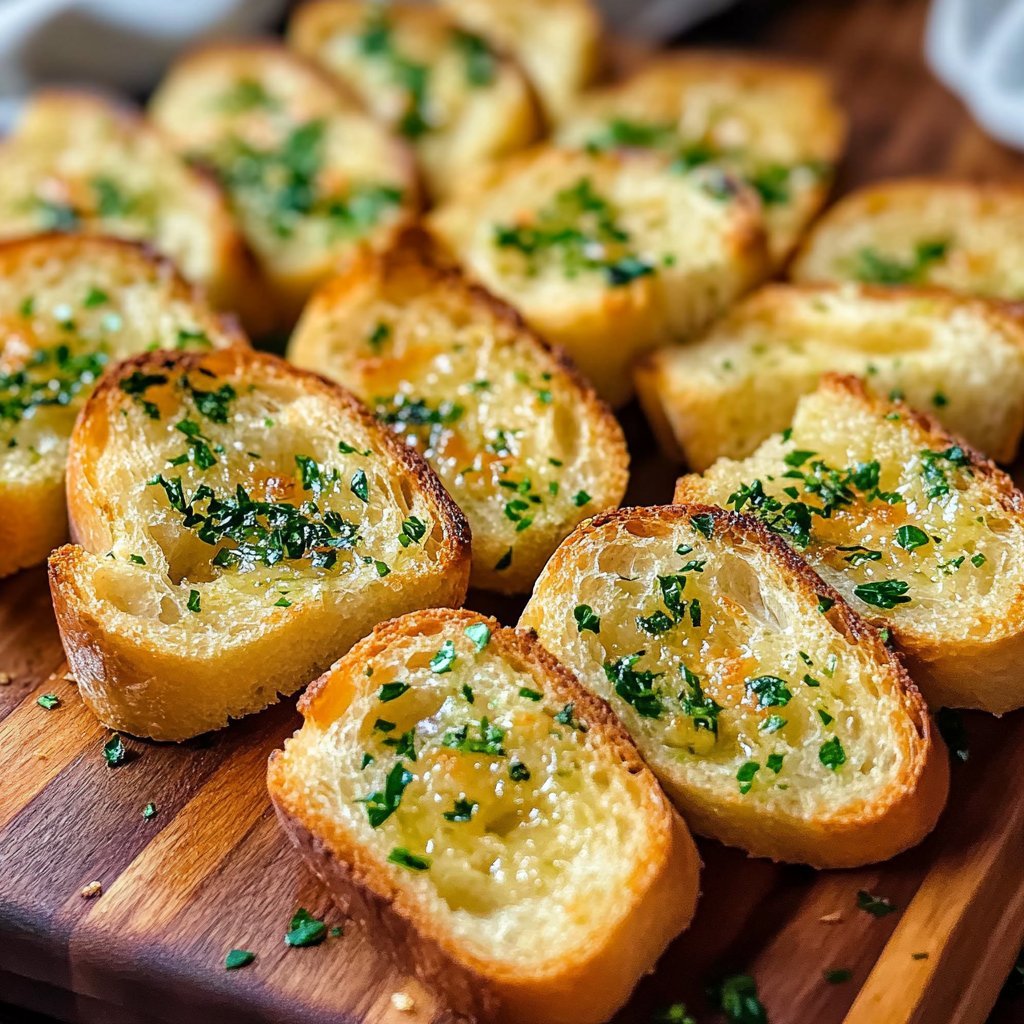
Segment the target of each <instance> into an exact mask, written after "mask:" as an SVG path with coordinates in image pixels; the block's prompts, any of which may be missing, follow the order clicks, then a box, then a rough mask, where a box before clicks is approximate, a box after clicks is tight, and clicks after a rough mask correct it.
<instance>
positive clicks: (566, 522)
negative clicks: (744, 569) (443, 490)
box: [288, 232, 629, 593]
mask: <svg viewBox="0 0 1024 1024" xmlns="http://www.w3.org/2000/svg"><path fill="white" fill-rule="evenodd" d="M288 356H289V358H290V359H291V360H292V362H294V363H296V364H297V365H299V366H304V367H306V368H307V369H310V370H317V371H319V372H322V373H325V374H326V375H327V376H329V377H332V378H334V379H335V380H337V381H338V382H339V383H340V384H342V385H344V386H345V387H347V388H350V389H351V390H352V391H353V392H354V393H355V394H356V395H357V396H358V397H359V398H361V399H363V401H365V402H366V403H367V404H368V405H369V406H370V408H371V409H374V410H375V411H376V413H377V415H378V416H380V417H381V418H382V419H383V420H384V421H385V422H388V423H390V424H391V425H392V427H393V429H394V430H395V432H396V433H398V434H399V435H400V436H402V437H403V438H404V439H405V441H406V442H407V443H408V444H410V445H412V446H413V447H415V448H417V449H418V450H419V451H421V452H422V453H423V455H424V457H425V458H426V459H427V461H428V462H429V463H430V465H431V466H432V467H433V469H434V470H435V472H436V473H437V474H438V476H439V477H440V478H441V481H442V482H443V483H444V485H445V487H447V488H448V491H449V492H450V493H451V495H452V497H453V498H454V499H455V501H456V503H457V504H458V506H459V507H460V508H461V509H462V510H463V512H464V513H465V514H466V517H467V518H468V519H469V523H470V526H471V527H472V530H473V571H472V577H471V581H472V583H473V585H474V586H478V587H484V588H486V589H489V590H496V591H501V592H503V593H523V592H528V591H529V589H530V588H531V587H532V586H533V583H534V580H536V578H537V575H538V574H539V573H540V570H541V569H542V568H543V566H544V563H545V562H546V561H547V560H548V557H549V556H550V554H551V552H552V551H554V549H555V548H556V547H557V546H558V544H559V542H560V541H561V540H562V539H563V538H564V537H565V536H566V534H568V533H569V532H570V531H571V530H572V528H573V527H574V526H575V525H576V524H577V523H579V522H580V521H581V520H583V519H585V518H586V517H588V516H591V515H593V514H594V513H595V512H599V511H603V510H604V509H607V508H615V507H616V506H617V505H618V504H619V502H620V501H621V500H622V496H623V494H624V493H625V490H626V482H627V479H628V466H629V453H628V452H627V450H626V442H625V439H624V438H623V436H622V429H621V428H620V427H619V425H618V423H617V422H616V420H615V418H614V417H613V416H612V414H611V413H610V412H609V411H608V408H607V406H605V404H604V403H603V402H602V401H601V400H600V399H599V398H598V397H597V396H596V395H595V394H594V392H593V390H592V389H591V388H590V386H589V385H588V384H586V383H585V382H584V381H583V380H582V379H581V378H580V377H579V375H578V374H577V373H576V371H575V369H574V368H573V367H572V366H571V365H570V364H569V363H568V362H567V361H566V359H565V357H564V356H563V355H562V354H561V353H559V352H553V351H551V350H550V349H549V348H548V347H547V346H546V345H545V344H544V343H543V342H542V341H541V340H540V339H539V338H538V337H537V335H535V334H534V333H533V332H532V331H531V330H530V329H529V328H528V327H527V326H526V325H525V324H524V323H523V321H522V320H521V319H520V317H519V316H518V314H516V312H515V311H514V310H512V309H511V308H510V307H509V306H506V305H505V304H504V303H503V302H501V300H500V299H496V298H495V297H494V296H493V295H490V294H489V293H488V292H486V291H484V289H482V288H480V287H478V286H476V285H473V284H470V283H469V282H468V281H467V280H466V279H465V278H464V277H463V276H462V274H461V273H460V272H459V271H458V270H457V269H456V268H454V267H452V266H449V265H446V264H444V263H443V262H441V261H440V260H438V259H437V258H436V256H435V254H434V253H433V251H432V249H431V247H430V245H429V239H428V238H427V237H426V236H424V235H423V234H422V233H420V232H410V233H409V234H407V235H405V236H403V237H402V238H401V239H399V242H398V244H397V246H396V247H395V248H394V249H393V250H392V251H391V252H389V253H386V254H384V255H376V254H372V253H365V254H364V255H363V257H362V258H361V259H360V260H358V261H357V262H356V263H355V264H353V266H352V267H351V268H350V270H349V271H348V273H346V274H344V275H342V276H340V277H337V278H335V279H334V280H333V281H331V282H329V283H328V284H326V285H325V286H324V287H323V288H322V289H321V290H320V291H319V292H318V293H317V294H316V295H315V296H314V298H313V300H312V301H311V302H310V304H309V306H308V307H307V308H306V311H305V313H304V314H303V317H302V320H301V321H300V323H299V325H298V327H297V329H296V331H295V333H294V334H293V335H292V339H291V342H290V344H289V349H288Z"/></svg>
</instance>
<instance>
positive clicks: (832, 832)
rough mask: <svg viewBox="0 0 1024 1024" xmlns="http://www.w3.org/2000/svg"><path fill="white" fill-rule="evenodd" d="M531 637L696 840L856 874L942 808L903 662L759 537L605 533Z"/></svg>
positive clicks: (677, 530)
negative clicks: (579, 686)
mask: <svg viewBox="0 0 1024 1024" xmlns="http://www.w3.org/2000/svg"><path fill="white" fill-rule="evenodd" d="M520 625H521V626H523V627H532V628H533V629H535V630H536V631H537V633H538V635H539V637H540V640H541V643H543V644H544V646H545V647H547V649H548V650H549V651H551V653H552V654H554V655H556V657H558V658H559V659H560V660H561V661H562V662H563V663H564V664H565V665H567V666H568V667H569V668H570V669H572V670H573V671H574V672H576V674H577V675H578V676H579V679H580V681H581V682H582V683H583V684H584V685H585V686H587V687H588V688H589V689H591V690H592V691H594V692H595V693H597V694H599V695H600V696H602V697H604V698H605V699H606V700H608V701H609V702H610V703H611V705H612V709H613V710H614V711H615V712H616V714H618V715H619V717H620V718H621V719H622V721H623V722H624V724H625V726H626V728H627V729H628V730H629V732H630V734H631V735H632V736H633V738H634V740H636V743H637V746H638V747H639V749H640V753H641V754H643V756H644V759H645V760H646V761H647V763H648V764H649V765H650V766H651V768H652V769H653V770H654V772H655V774H656V775H657V776H658V777H659V779H660V780H661V782H662V785H664V786H665V788H666V790H667V791H668V793H669V795H670V796H671V797H672V799H673V800H675V802H676V804H677V806H678V807H679V808H680V810H682V812H683V816H684V817H685V818H686V819H687V822H688V823H689V824H690V826H691V827H692V828H693V829H694V830H695V831H697V832H700V833H703V834H705V835H709V836H712V837H714V838H716V839H719V840H721V841H722V842H724V843H728V844H729V845H731V846H739V847H742V848H743V849H745V850H747V851H748V852H749V853H752V854H754V855H755V856H763V857H772V858H774V859H776V860H787V861H801V862H805V863H808V864H813V865H815V866H817V867H851V866H854V865H858V864H867V863H869V862H872V861H880V860H885V859H887V858H888V857H891V856H893V855H894V854H896V853H899V852H900V851H901V850H904V849H906V848H908V847H910V846H913V845H914V844H915V843H917V842H918V841H919V840H920V839H922V838H923V837H924V836H925V835H926V834H927V833H928V832H929V831H930V829H931V828H932V826H933V825H934V824H935V821H936V818H937V817H938V815H939V812H940V811H941V809H942V806H943V804H944V803H945V799H946V792H947V789H948V784H949V765H948V760H947V757H946V752H945V749H944V748H943V746H942V743H941V741H940V740H938V739H937V738H936V737H935V736H934V734H933V732H932V727H931V724H930V722H929V719H928V714H927V711H926V709H925V705H924V701H923V700H922V699H921V697H920V694H919V693H918V692H917V690H916V689H915V687H914V685H913V684H912V683H911V682H910V679H909V677H908V676H907V674H906V672H905V671H904V669H903V667H902V665H901V664H900V662H899V660H898V659H897V658H896V656H895V655H894V654H893V653H892V652H890V651H889V650H888V648H887V647H886V646H885V644H884V643H883V642H882V640H881V639H880V638H879V635H878V632H877V630H875V629H874V628H873V627H872V626H870V625H868V624H867V623H865V622H864V621H863V620H862V619H860V618H859V617H858V616H857V615H856V614H855V613H854V612H853V611H852V610H851V609H850V607H849V605H847V604H846V602H845V601H844V600H843V599H842V598H841V597H840V596H839V594H838V593H836V591H834V590H832V588H831V587H829V586H828V585H827V584H826V583H824V582H823V581H822V580H821V579H820V578H819V577H818V576H816V575H815V573H814V571H813V570H812V569H810V568H809V567H808V566H807V565H806V563H804V562H802V561H801V560H800V559H799V558H798V557H797V556H796V555H795V554H794V552H793V551H792V550H791V549H790V548H789V547H787V546H786V544H784V543H783V542H782V541H781V540H780V539H779V538H778V537H776V536H775V535H774V534H772V533H771V532H770V531H769V530H768V529H767V528H766V527H764V526H762V525H761V524H760V523H758V522H757V521H756V520H753V519H749V518H747V517H746V516H741V515H737V514H735V513H729V512H725V511H723V510H722V509H717V508H711V507H709V506H702V505H689V506H667V507H661V508H633V509H622V510H620V511H617V512H610V513H607V514H605V515H602V516H597V517H596V518H594V519H592V520H591V521H590V522H589V523H585V524H584V525H583V526H581V527H579V528H578V529H577V530H576V532H575V533H574V534H573V535H572V536H571V537H570V538H569V539H568V540H567V541H566V542H565V543H564V544H563V545H562V546H561V547H560V548H559V549H558V550H557V551H556V552H555V553H554V555H552V557H551V561H550V562H548V564H547V566H546V567H545V569H544V572H543V573H542V574H541V577H540V579H539V580H538V581H537V586H536V588H535V590H534V592H533V597H531V599H530V601H529V603H528V604H527V606H526V609H525V611H524V612H523V617H522V619H521V621H520Z"/></svg>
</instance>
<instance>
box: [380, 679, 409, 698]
mask: <svg viewBox="0 0 1024 1024" xmlns="http://www.w3.org/2000/svg"><path fill="white" fill-rule="evenodd" d="M409 689H410V687H409V684H408V683H403V682H402V681H401V680H397V679H396V680H395V681H394V682H393V683H385V684H384V685H383V686H382V687H381V688H380V691H379V692H378V694H377V700H379V701H380V702H381V703H382V704H387V703H388V702H389V701H393V700H397V699H398V698H399V697H401V696H402V694H403V693H408V692H409Z"/></svg>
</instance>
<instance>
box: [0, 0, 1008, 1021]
mask: <svg viewBox="0 0 1024 1024" xmlns="http://www.w3.org/2000/svg"><path fill="white" fill-rule="evenodd" d="M770 6H772V5H770V4H758V3H756V2H755V3H752V4H751V5H749V6H748V7H746V8H741V9H740V15H738V16H737V18H736V19H734V20H732V21H731V22H728V23H727V26H732V27H735V28H736V29H737V30H738V31H739V32H740V33H741V35H742V36H743V38H747V37H749V36H753V41H755V42H757V43H758V44H760V45H764V46H767V47H771V48H773V49H776V50H780V51H783V52H790V53H795V54H798V55H802V56H810V57H816V58H818V59H820V60H821V61H823V62H824V63H826V64H827V65H828V66H829V68H830V69H831V70H832V71H833V73H834V74H835V77H836V85H837V89H838V91H839V94H840V97H841V98H842V100H843V101H844V103H845V104H846V106H847V109H848V110H849V111H850V114H851V116H852V118H853V136H852V140H851V156H850V159H849V160H848V162H847V164H846V166H845V169H844V173H843V177H842V181H841V187H842V188H849V187H850V186H852V185H855V184H859V183H860V182H862V181H866V180H870V179H873V178H878V177H881V176H884V175H889V174H908V173H916V172H923V171H929V172H934V171H942V170H949V171H956V172H958V173H970V174H978V173H980V174H989V175H991V176H998V175H1004V176H1005V175H1007V174H1019V173H1020V171H1021V167H1022V166H1024V165H1022V164H1021V163H1020V161H1019V160H1018V159H1017V158H1016V157H1013V156H1011V155H1010V154H1008V153H1007V152H1005V151H1003V150H1000V149H999V148H997V147H996V146H994V145H993V144H991V143H989V142H987V141H986V140H985V139H984V138H983V137H982V136H981V135H980V133H979V132H978V131H977V130H976V129H974V128H972V127H971V126H970V124H969V121H968V119H967V117H966V115H965V114H964V112H963V111H962V110H961V108H960V107H959V106H958V105H957V104H956V102H955V101H954V100H952V99H951V98H950V97H949V96H948V95H947V94H945V93H944V92H943V91H942V90H941V88H940V87H939V86H937V85H936V84H935V83H934V82H933V81H931V80H930V79H929V78H928V77H927V75H926V72H925V71H924V69H923V67H922V65H921V61H920V57H919V51H920V33H921V26H922V14H923V4H922V3H917V2H906V3H896V2H889V3H887V2H883V0H867V2H860V3H856V4H853V3H843V2H839V0H830V2H829V3H828V4H820V3H818V4H816V3H813V2H807V3H803V4H790V5H788V6H787V5H784V4H781V3H778V4H776V5H775V6H776V8H781V10H780V9H776V10H775V11H774V12H773V13H772V14H771V16H770V17H769V16H768V14H767V8H768V7H770ZM727 38H728V39H732V38H733V36H731V35H730V36H729V37H727ZM702 41H703V40H702ZM626 426H627V433H628V435H629V441H630V448H631V451H632V453H633V458H634V475H635V482H634V485H633V487H632V490H631V494H630V496H629V497H630V501H632V502H635V503H641V504H650V503H654V502H661V501H666V500H668V498H669V496H670V494H671V490H672V483H673V480H674V477H675V475H676V470H677V468H678V467H674V466H671V465H669V464H668V463H666V462H664V461H662V460H660V459H659V457H658V456H657V455H656V454H655V452H654V445H653V442H652V440H651V438H650V435H649V434H648V433H647V431H646V428H645V427H644V425H643V423H642V421H641V420H640V417H639V416H638V415H637V414H636V412H635V410H634V411H628V412H627V415H626ZM470 603H471V605H473V606H474V607H479V608H481V609H482V610H485V611H491V612H495V613H496V614H498V615H499V617H500V618H502V619H503V620H504V621H505V622H509V623H512V622H514V621H515V619H516V617H517V614H518V608H516V607H515V606H514V605H512V604H509V603H496V602H494V601H492V600H489V599H486V598H482V597H479V596H477V599H476V600H473V599H472V597H471V601H470ZM1022 671H1024V666H1022ZM0 672H2V673H4V675H3V676H0V680H3V681H4V685H2V686H0V1001H2V1002H9V1003H12V1004H15V1005H18V1006H22V1007H25V1008H29V1009H34V1010H38V1011H42V1012H45V1013H48V1014H51V1015H53V1016H55V1017H58V1018H60V1019H63V1020H69V1021H78V1022H82V1024H171V1022H173V1024H177V1022H181V1021H196V1022H199V1024H206V1022H208V1021H217V1024H236V1022H237V1024H255V1022H261V1024H292V1022H297V1021H302V1022H303V1024H327V1022H331V1024H339V1022H353V1024H355V1022H359V1024H379V1022H385V1021H396V1022H407V1024H418V1022H434V1024H442V1022H445V1021H451V1020H452V1019H453V1018H452V1017H451V1015H450V1014H448V1013H447V1012H446V1011H445V1009H444V1007H442V1006H438V1005H436V1004H435V1002H434V1001H433V999H432V998H431V995H430V993H428V992H425V991H423V990H422V989H420V988H419V987H418V986H417V984H416V983H415V982H414V981H412V980H410V979H409V978H407V977H405V976H404V975H403V974H402V973H401V972H400V971H398V970H396V969H395V968H393V967H391V966H390V964H389V961H388V960H387V959H386V958H385V957H384V956H383V955H382V954H381V952H380V951H379V949H378V944H377V941H376V938H375V936H374V935H372V934H366V933H365V932H363V931H361V930H360V929H359V928H358V927H356V926H354V925H352V924H350V923H346V922H344V921H343V920H342V919H341V917H340V916H339V914H338V913H337V911H335V910H333V909H332V908H331V906H330V904H329V901H328V900H327V898H326V897H325V895H324V894H323V892H322V891H321V889H320V887H319V885H318V884H317V883H316V881H315V880H314V879H313V878H312V877H311V876H310V875H308V874H307V873H306V871H305V870H304V868H303V867H302V865H301V863H300V862H299V860H298V857H297V856H296V855H295V854H294V853H293V852H292V850H291V848H290V847H289V846H288V844H287V843H286V841H285V840H284V838H283V837H282V835H281V834H280V833H279V831H278V828H277V825H276V823H275V820H274V817H273V814H272V812H271V810H270V807H269V804H268V801H267V797H266V794H265V790H264V766H265V762H266V758H267V755H268V753H269V752H270V751H271V750H272V749H273V748H274V747H276V746H278V745H279V744H280V743H281V741H282V740H283V738H284V737H285V736H286V735H287V734H288V733H289V732H290V731H291V730H292V729H294V728H295V727H296V725H297V724H298V718H297V715H296V714H295V712H294V709H293V706H292V702H286V704H284V705H282V706H280V707H278V708H275V709H272V710H270V711H269V712H267V713H265V714H262V715H258V716H256V717H254V718H251V719H247V720H245V721H243V722H241V723H238V724H236V725H233V726H232V727H231V728H230V729H227V730H225V731H224V732H222V733H220V734H217V735H215V736H213V737H210V738H207V739H205V740H203V741H196V742H192V743H188V744H184V745H181V746H161V745H156V744H147V743H142V742H139V741H127V742H128V746H129V747H130V748H131V752H132V758H131V760H130V761H129V762H128V763H127V764H125V765H124V766H123V767H120V768H117V769H110V768H108V767H107V766H106V764H105V761H104V758H103V750H102V747H103V743H104V740H105V739H106V737H107V735H108V734H107V733H106V731H105V730H103V729H101V728H100V727H99V726H98V725H97V724H96V722H95V720H94V719H93V718H92V717H91V715H90V714H89V713H88V712H87V711H86V710H85V708H84V707H83V705H82V703H81V701H80V700H79V698H78V695H77V693H76V691H75V687H74V684H73V682H72V681H71V680H69V679H67V678H66V677H65V672H66V668H65V665H64V660H63V655H62V652H61V649H60V645H59V642H58V639H57V633H56V628H55V625H54V622H53V616H52V612H51V610H50V605H49V596H48V592H47V588H46V582H45V576H44V573H43V572H42V570H36V571H31V572H25V573H21V574H19V575H18V576H15V577H13V578H10V579H8V580H5V581H0ZM43 693H55V694H57V696H58V697H59V698H60V702H61V703H60V706H59V707H57V708H55V709H53V710H46V709H45V708H43V707H41V706H39V705H38V704H37V703H36V698H37V697H38V696H39V695H41V694H43ZM965 721H966V724H967V729H968V733H969V738H970V758H969V760H968V762H967V763H966V764H960V763H957V764H955V765H954V772H953V776H954V778H953V790H952V794H951V798H950V803H949V808H948V809H947V811H946V813H945V815H944V817H943V819H942V822H941V824H940V827H939V828H938V830H937V831H936V833H935V834H934V835H933V836H931V837H930V838H929V839H928V840H927V841H926V842H925V843H924V844H923V845H922V846H921V847H920V848H919V849H917V850H914V851H911V852H910V853H908V854H905V855H903V856H901V857H899V858H897V859H895V860H893V861H892V862H890V863H888V864H884V865H880V866H878V867H874V868H870V869H865V870H860V871H842V872H828V873H816V872H813V871H811V870H809V869H802V868H794V867H778V866H775V865H772V864H769V863H766V862H762V861H751V860H747V859H746V858H744V857H743V856H742V855H740V854H739V853H737V852H736V851H733V850H726V849H724V848H723V847H720V846H718V845H717V844H714V843H710V842H708V843H704V844H702V847H701V851H702V855H703V858H704V861H705V864H706V869H705V873H704V876H703V890H704V892H703V897H702V900H701V904H700V909H699V912H698V915H697V919H696V921H695V923H694V926H693V927H692V928H691V930H690V931H689V932H688V933H687V934H686V935H684V936H682V937H681V938H680V939H679V940H678V941H677V942H676V943H675V944H674V945H673V946H672V947H671V949H670V950H669V951H668V953H667V954H666V955H665V957H664V958H663V960H662V962H661V964H660V966H659V969H658V971H657V973H656V974H655V975H654V976H653V977H651V978H649V979H646V980H645V981H644V982H643V983H642V984H641V986H640V988H639V989H638V991H637V993H636V995H635V997H634V999H633V1001H632V1002H631V1003H630V1005H629V1006H628V1007H627V1008H626V1009H625V1010H624V1011H623V1012H622V1014H621V1015H620V1016H619V1018H617V1022H618V1024H646V1022H648V1021H649V1020H650V1019H651V1014H652V1012H653V1011H654V1010H655V1009H656V1008H658V1007H662V1006H664V1005H666V1004H669V1003H675V1002H678V1001H685V1003H686V1004H687V1006H688V1007H690V1009H691V1010H692V1011H693V1012H694V1013H695V1014H697V1016H698V1018H699V1020H700V1021H701V1022H702V1024H711V1022H712V1021H716V1022H717V1021H720V1020H721V1018H720V1017H716V1016H715V1015H714V1014H713V1013H712V1012H711V1011H710V1010H709V1008H708V1007H707V1005H706V1002H705V1001H704V996H703V989H704V985H705V984H706V983H707V982H710V981H713V980H715V979H716V978H720V977H722V976H723V975H726V974H730V973H739V972H742V973H750V974H753V975H754V976H755V978H756V979H757V983H758V987H759V991H760V994H761V997H762V999H763V1001H764V1003H765V1005H766V1006H767V1008H768V1011H769V1018H770V1020H771V1022H772V1024H812V1022H813V1024H840V1022H844V1021H845V1024H903V1022H912V1024H982V1022H983V1021H984V1020H985V1018H986V1016H987V1014H988V1011H989V1009H990V1008H991V1006H992V1004H993V1002H994V1000H995V998H996V995H997V993H998V991H999V988H1000V985H1001V984H1002V981H1003V979H1004V978H1005V976H1006V974H1007V973H1008V971H1009V970H1010V967H1011V964H1012V962H1013V960H1014V958H1015V956H1016V954H1017V951H1018V949H1019V948H1020V946H1021V943H1022V941H1024V866H1022V865H1024V786H1022V784H1021V780H1022V779H1024V715H1021V714H1017V715H1011V716H1007V717H1006V718H1004V719H1002V720H1001V721H995V720H993V719H989V718H986V717H984V716H980V715H971V716H965ZM148 803H154V804H155V805H156V808H157V813H156V816H155V817H153V818H150V819H147V818H145V817H144V816H143V808H144V807H145V805H146V804H148ZM94 881H96V882H99V883H100V884H101V886H102V889H103V892H102V894H101V895H98V896H95V897H93V898H91V899H86V898H84V897H83V896H82V895H81V894H80V892H81V890H82V888H83V886H86V885H87V884H89V883H91V882H94ZM861 889H864V890H867V891H869V892H871V893H873V894H876V895H880V896H885V897H886V898H888V899H889V900H891V901H892V902H893V903H894V904H895V906H896V907H897V908H898V909H897V912H895V913H893V914H890V915H887V916H885V917H881V918H876V917H873V916H871V915H869V914H867V913H865V912H863V911H861V910H858V909H857V907H856V897H857V892H858V890H861ZM300 906H303V907H306V908H308V909H309V910H310V911H311V912H313V913H314V914H316V915H317V916H322V917H325V918H326V920H327V922H328V924H331V925H334V924H338V925H345V934H344V935H343V936H341V937H331V938H328V939H327V940H326V941H325V942H324V943H323V944H322V945H320V946H318V947H315V948H307V949H290V948H288V947H286V946H285V944H284V942H283V936H284V932H285V930H286V928H287V925H288V921H289V919H290V917H291V915H292V913H293V912H294V911H295V909H296V908H297V907H300ZM233 947H242V948H245V949H249V950H252V951H253V952H255V953H256V961H255V962H254V963H253V964H252V965H250V966H249V967H246V968H244V969H242V970H238V971H231V972H228V971H225V970H224V967H223V961H224V955H225V953H226V952H227V951H228V950H229V949H231V948H233ZM921 954H927V955H926V956H922V955H921ZM829 970H848V971H849V972H850V974H851V977H850V980H848V981H844V982H841V983H838V984H830V983H829V982H828V981H826V979H825V977H824V972H825V971H829ZM396 993H402V994H403V995H407V996H409V997H410V998H411V1000H412V1009H411V1010H408V1011H402V1010H400V1009H399V1008H398V1007H397V1006H396V1005H395V1003H394V1002H393V999H392V997H393V995H394V994H396ZM1007 1019H1009V1018H1007Z"/></svg>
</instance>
